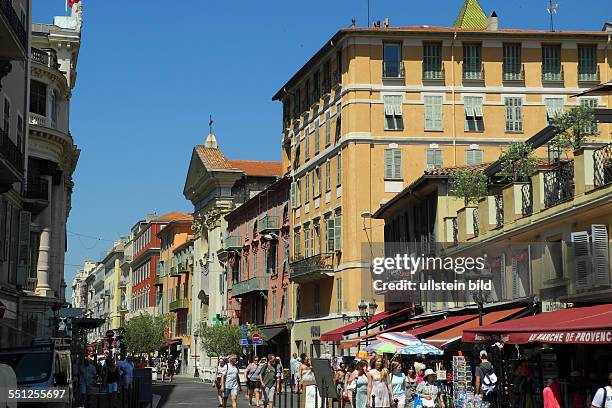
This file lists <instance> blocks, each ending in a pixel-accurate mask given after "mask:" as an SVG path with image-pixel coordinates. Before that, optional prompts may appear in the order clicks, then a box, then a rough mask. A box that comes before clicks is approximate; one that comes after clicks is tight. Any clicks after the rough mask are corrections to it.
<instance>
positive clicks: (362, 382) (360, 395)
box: [353, 361, 370, 408]
mask: <svg viewBox="0 0 612 408" xmlns="http://www.w3.org/2000/svg"><path fill="white" fill-rule="evenodd" d="M366 365H367V363H366V362H365V361H360V362H359V363H357V374H356V377H355V380H354V381H355V395H354V397H353V401H354V402H355V405H354V408H366V407H367V406H369V405H370V402H369V401H368V389H369V388H370V387H369V385H370V380H369V378H368V376H367V374H366Z"/></svg>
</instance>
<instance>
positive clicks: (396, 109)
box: [393, 95, 402, 116]
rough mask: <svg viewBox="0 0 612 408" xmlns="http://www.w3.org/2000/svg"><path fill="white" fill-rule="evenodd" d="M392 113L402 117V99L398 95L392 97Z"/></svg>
mask: <svg viewBox="0 0 612 408" xmlns="http://www.w3.org/2000/svg"><path fill="white" fill-rule="evenodd" d="M393 113H394V114H395V116H402V97H401V96H399V95H395V96H394V100H393Z"/></svg>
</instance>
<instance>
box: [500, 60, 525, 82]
mask: <svg viewBox="0 0 612 408" xmlns="http://www.w3.org/2000/svg"><path fill="white" fill-rule="evenodd" d="M524 80H525V64H504V82H523V81H524Z"/></svg>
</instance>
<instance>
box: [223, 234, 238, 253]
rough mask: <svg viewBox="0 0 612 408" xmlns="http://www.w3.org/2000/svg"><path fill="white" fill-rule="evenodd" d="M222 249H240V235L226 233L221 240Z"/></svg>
mask: <svg viewBox="0 0 612 408" xmlns="http://www.w3.org/2000/svg"><path fill="white" fill-rule="evenodd" d="M223 249H224V250H226V251H240V250H241V249H242V236H240V235H228V236H226V237H225V239H224V240H223Z"/></svg>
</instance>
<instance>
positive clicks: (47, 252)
mask: <svg viewBox="0 0 612 408" xmlns="http://www.w3.org/2000/svg"><path fill="white" fill-rule="evenodd" d="M41 178H42V179H43V180H46V181H47V183H49V187H50V188H51V186H50V184H51V178H50V177H48V176H46V177H41ZM50 205H51V203H50ZM50 205H49V206H47V208H45V209H44V210H43V212H42V214H41V216H40V219H41V222H40V224H41V231H40V244H39V247H38V264H37V265H36V277H37V279H38V282H37V284H36V290H35V293H36V295H38V296H45V297H53V296H54V293H53V289H51V286H50V285H49V273H50V272H51V264H50V260H51V238H52V236H51V233H52V229H51V225H50V224H51V220H50V218H51V217H50V215H51V211H52V208H49V207H50Z"/></svg>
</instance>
